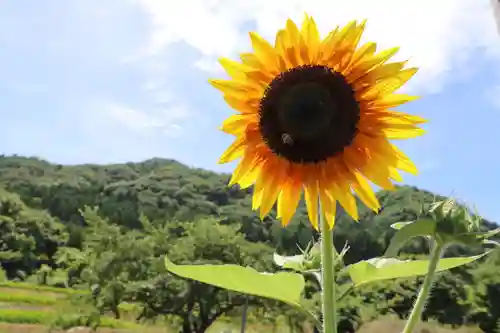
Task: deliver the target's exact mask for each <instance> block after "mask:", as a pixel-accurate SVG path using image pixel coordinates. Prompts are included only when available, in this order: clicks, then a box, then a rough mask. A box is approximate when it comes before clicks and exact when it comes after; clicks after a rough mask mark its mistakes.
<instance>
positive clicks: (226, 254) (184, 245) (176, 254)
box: [0, 157, 500, 333]
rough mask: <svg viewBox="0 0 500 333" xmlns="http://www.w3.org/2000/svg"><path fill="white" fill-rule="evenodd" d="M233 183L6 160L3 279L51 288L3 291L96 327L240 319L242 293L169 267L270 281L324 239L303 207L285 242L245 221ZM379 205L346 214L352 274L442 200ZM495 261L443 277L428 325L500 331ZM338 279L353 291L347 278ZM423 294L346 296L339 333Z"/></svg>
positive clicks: (414, 254)
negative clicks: (30, 295) (356, 217)
mask: <svg viewBox="0 0 500 333" xmlns="http://www.w3.org/2000/svg"><path fill="white" fill-rule="evenodd" d="M228 178H229V177H228V175H221V174H217V173H213V172H209V171H205V170H199V169H192V168H189V167H187V166H184V165H182V164H180V163H178V162H176V161H172V160H166V159H151V160H148V161H145V162H142V163H126V164H114V165H102V166H101V165H79V166H62V165H55V164H51V163H48V162H45V161H42V160H39V159H36V158H23V157H0V188H2V189H1V190H0V262H1V263H2V267H3V269H4V270H5V272H6V275H7V277H8V278H9V279H11V280H12V279H18V280H24V279H26V278H29V279H32V280H35V281H36V280H37V279H36V278H34V277H31V278H30V276H35V277H36V276H37V272H38V273H39V274H38V275H40V274H42V271H40V269H41V267H42V265H46V267H50V271H46V281H45V283H47V284H49V285H52V287H51V286H48V285H36V284H33V285H27V284H23V285H22V286H21V284H19V283H17V284H16V282H12V281H9V282H1V281H0V287H4V288H5V287H6V288H10V287H14V286H17V287H18V288H23V289H25V290H28V289H30V290H38V291H40V292H42V291H43V292H45V291H47V292H49V291H50V292H52V291H53V292H56V293H60V294H63V293H64V294H68V295H77V296H81V297H83V298H84V300H85V302H87V303H88V304H90V305H91V306H92V307H93V308H95V309H97V310H98V311H99V312H100V313H99V315H100V318H101V319H102V320H107V319H106V318H107V317H106V316H107V315H109V314H111V315H112V316H115V317H117V316H120V317H123V316H125V315H127V316H128V315H129V313H130V315H132V316H135V319H138V320H146V319H149V318H153V319H154V318H159V317H163V316H164V315H167V316H168V317H169V318H176V319H175V320H177V321H178V322H179V323H180V329H181V330H183V331H184V332H185V333H186V332H198V331H200V332H201V330H202V329H203V328H204V327H205V326H206V325H207V324H209V323H210V322H211V321H214V320H217V318H220V317H221V315H220V313H223V315H224V316H227V317H232V316H236V315H239V314H240V313H239V312H240V311H241V305H242V304H244V302H245V299H244V298H242V297H241V295H240V294H237V293H233V292H227V291H222V290H220V289H219V288H215V287H213V286H209V285H206V284H201V283H196V282H192V281H187V280H184V279H181V278H179V277H176V276H174V275H172V274H169V273H168V272H167V271H166V269H165V266H164V258H163V256H164V254H165V253H167V254H168V257H169V259H170V260H171V261H172V262H174V263H176V264H178V265H186V264H188V265H199V264H211V265H222V264H234V265H241V266H249V267H252V268H253V269H255V270H257V271H260V272H264V271H266V272H274V271H275V270H276V267H273V261H272V259H273V257H272V256H273V252H277V253H280V254H281V255H282V256H293V255H300V254H301V253H300V251H299V248H302V249H303V248H306V247H307V245H308V244H309V243H310V242H311V241H313V240H317V237H318V235H317V233H316V232H315V231H314V230H312V229H311V227H310V225H309V223H308V222H307V214H306V210H305V206H304V204H303V203H301V204H300V205H299V208H298V212H297V214H296V216H295V217H294V219H293V221H292V222H291V224H290V225H289V226H288V227H287V228H285V229H284V228H282V227H281V225H280V223H279V222H277V221H276V220H275V213H271V214H270V216H268V217H266V218H265V219H264V221H260V220H259V218H258V217H257V215H256V214H255V213H254V212H252V211H251V197H250V194H251V189H250V190H241V189H240V188H238V187H237V186H235V187H231V188H228V187H227V182H228ZM377 196H378V198H379V200H380V201H381V203H382V204H383V206H384V207H383V210H382V211H381V212H380V213H379V214H374V213H373V212H371V211H370V210H368V209H366V208H365V207H364V206H363V205H361V204H359V205H358V206H359V207H360V222H359V223H353V222H352V220H350V218H348V217H347V216H345V214H342V212H341V211H340V212H339V215H340V216H339V218H338V220H337V224H336V230H335V239H334V242H335V246H336V248H337V250H338V251H341V249H342V248H343V247H344V245H345V244H346V243H347V244H348V245H349V251H348V252H347V253H344V256H343V262H344V264H345V265H346V266H347V267H348V266H349V265H352V264H354V263H356V262H358V261H363V260H368V259H371V258H374V257H382V256H384V253H385V250H386V249H387V248H388V247H389V245H390V242H391V239H392V237H393V236H394V234H395V232H396V231H395V230H394V229H392V228H390V226H391V225H392V224H394V223H396V222H401V221H416V220H417V219H418V218H419V217H421V212H422V206H423V208H424V211H428V210H429V208H430V207H431V205H432V204H433V203H434V202H435V201H436V200H443V198H441V197H436V196H435V195H433V194H431V193H429V192H426V191H422V190H419V189H417V188H414V187H409V186H402V187H398V188H397V190H396V191H394V192H387V191H380V192H379V193H377ZM453 216H454V217H455V218H458V217H460V216H459V214H458V215H457V214H455V215H453ZM462 217H464V219H462V220H467V218H466V216H462ZM460 218H461V217H460ZM482 224H483V225H484V227H483V229H481V230H480V231H478V232H487V231H491V230H493V229H494V228H495V227H497V226H496V225H495V224H492V223H490V222H488V221H483V223H482ZM464 226H465V224H464ZM403 238H404V237H403ZM405 239H406V238H405ZM400 245H401V246H400ZM400 245H398V246H397V248H398V252H399V253H400V258H399V259H402V260H403V259H419V260H425V257H421V255H423V254H426V253H428V244H427V241H426V240H425V239H423V238H422V237H414V238H412V239H411V240H409V241H406V240H405V242H403V243H402V244H400ZM480 250H481V249H480V248H479V247H476V246H464V245H463V242H462V244H457V245H454V246H450V247H449V248H448V250H447V252H446V256H447V257H470V256H475V255H478V254H480V252H479V251H480ZM391 251H392V250H391ZM498 258H500V257H499V255H498V254H495V253H493V254H492V255H491V256H490V258H487V259H484V258H482V259H479V260H477V261H475V262H474V263H471V264H470V265H468V266H467V267H458V268H453V269H452V270H451V271H448V272H444V273H442V275H441V278H440V279H438V280H437V281H436V283H435V285H434V287H433V290H434V292H435V295H436V296H435V297H434V296H432V297H431V299H430V300H429V303H428V305H427V307H426V310H425V313H424V317H426V318H429V319H432V318H434V319H436V320H438V321H440V322H442V323H447V324H450V325H461V324H464V323H478V324H479V325H481V326H482V329H483V330H485V331H487V332H492V331H493V330H494V329H495V328H496V326H497V322H498V321H499V319H500V311H499V310H498V309H499V308H500V287H499V286H500V276H499V275H498V273H497V272H498V267H499V265H500V259H498ZM312 259H313V258H308V259H307V260H305V261H304V262H302V264H303V265H302V267H301V268H300V269H297V267H292V266H288V267H287V269H293V270H311V269H312V270H313V269H315V268H317V262H314V260H312ZM288 263H291V262H288ZM287 265H288V264H287ZM287 265H284V266H287ZM43 267H44V269H46V268H45V266H43ZM42 275H43V274H42ZM339 279H340V280H342V281H341V282H345V281H344V280H343V279H348V275H345V276H343V275H341V276H339ZM42 282H43V281H42ZM420 283H421V280H420V279H417V280H414V279H412V280H408V279H398V280H396V281H390V282H387V281H378V282H376V283H371V284H368V285H364V286H361V287H360V288H359V289H356V290H354V291H350V292H348V293H347V294H346V296H345V297H343V299H342V300H341V302H340V303H341V304H340V307H341V308H340V310H341V316H342V321H341V326H342V327H344V328H345V330H348V329H353V328H356V327H359V326H360V325H361V324H362V323H363V322H366V321H369V320H372V319H373V318H376V317H378V316H381V315H386V314H394V315H396V316H398V317H401V318H403V317H405V316H407V315H408V311H409V309H410V308H411V305H412V304H413V301H414V296H415V295H416V291H417V290H418V286H419V284H420ZM54 285H55V286H58V287H63V286H65V285H69V286H72V287H73V288H81V289H82V290H78V291H75V290H74V289H69V288H55V287H53V286H54ZM317 291H318V285H317V281H316V280H315V278H314V277H311V276H307V277H306V281H305V290H304V295H303V296H304V301H305V302H306V303H308V305H307V307H308V308H309V307H310V308H311V309H315V308H316V309H317V304H318V293H317ZM342 291H344V290H340V291H339V292H340V293H341V292H342ZM124 302H129V303H131V304H134V306H133V307H134V309H128V308H127V309H128V310H127V309H124V308H123V306H122V305H121V304H123V303H124ZM249 303H250V304H251V306H252V307H253V308H258V309H264V310H265V311H264V310H259V311H260V312H258V313H259V316H261V317H262V318H264V317H266V318H271V319H272V318H275V317H276V314H277V313H286V315H287V317H289V318H295V319H296V320H297V321H301V320H302V321H304V320H305V319H304V317H300V316H301V315H302V314H300V313H297V312H296V311H295V310H294V309H293V308H291V307H289V306H287V305H282V304H277V303H276V302H273V301H267V300H262V299H258V298H254V297H250V298H249ZM448 308H449V309H453V310H452V311H447V310H446V309H448ZM191 313H194V314H196V316H193V315H191ZM264 313H265V315H264ZM26 316H29V315H26ZM201 317H204V318H201ZM0 320H2V319H1V318H0ZM6 320H7V319H6ZM183 325H184V327H183Z"/></svg>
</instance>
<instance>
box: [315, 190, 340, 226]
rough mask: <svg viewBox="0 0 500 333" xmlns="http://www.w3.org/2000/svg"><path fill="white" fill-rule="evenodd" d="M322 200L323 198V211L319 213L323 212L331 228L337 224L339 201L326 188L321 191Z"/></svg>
mask: <svg viewBox="0 0 500 333" xmlns="http://www.w3.org/2000/svg"><path fill="white" fill-rule="evenodd" d="M320 200H321V212H319V213H320V214H323V217H324V219H325V220H326V223H327V224H328V229H330V230H331V229H333V227H334V226H335V215H336V208H337V202H336V201H335V199H333V198H332V197H331V196H330V194H329V193H328V192H327V191H326V190H322V191H320ZM316 230H317V227H316Z"/></svg>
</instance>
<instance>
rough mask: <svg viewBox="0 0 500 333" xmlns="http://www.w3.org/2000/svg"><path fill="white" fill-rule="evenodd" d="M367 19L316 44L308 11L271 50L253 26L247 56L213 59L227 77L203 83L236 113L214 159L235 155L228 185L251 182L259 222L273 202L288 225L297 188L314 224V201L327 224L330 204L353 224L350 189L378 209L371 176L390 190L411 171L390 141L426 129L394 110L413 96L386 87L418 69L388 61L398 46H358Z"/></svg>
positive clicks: (398, 84) (281, 34)
mask: <svg viewBox="0 0 500 333" xmlns="http://www.w3.org/2000/svg"><path fill="white" fill-rule="evenodd" d="M365 24H366V21H363V22H361V23H358V22H356V21H352V22H350V23H349V24H347V25H346V26H345V27H343V28H341V29H340V28H339V27H337V28H336V29H335V30H334V31H332V32H330V33H329V34H328V36H327V37H326V38H325V39H323V40H321V39H320V36H319V33H318V29H317V26H316V23H315V22H314V20H313V19H312V17H310V16H307V15H306V17H305V19H304V22H303V24H302V26H301V28H300V30H299V28H298V27H297V25H296V24H295V23H294V22H293V21H291V20H288V21H287V23H286V27H285V29H283V30H280V31H278V33H277V35H276V41H275V43H274V46H273V45H271V44H270V43H268V42H267V41H265V40H264V39H263V38H261V37H260V36H259V35H258V34H256V33H253V32H251V33H250V39H251V42H252V46H253V49H254V52H253V53H244V54H242V55H241V56H240V59H241V62H235V61H232V60H229V59H226V58H222V59H220V63H221V65H222V66H223V67H224V69H225V70H226V72H227V73H228V75H229V76H230V78H231V79H230V80H211V81H210V82H211V84H212V85H213V86H214V87H216V88H217V89H219V90H221V91H222V92H223V94H224V99H225V101H226V102H227V103H228V104H229V106H231V107H232V108H233V109H235V110H236V111H237V113H236V114H234V115H232V116H230V117H229V118H228V119H226V120H225V121H224V123H223V125H222V130H223V131H224V132H226V133H228V134H232V135H234V136H235V137H236V139H235V141H234V142H233V144H232V145H231V146H230V147H229V148H228V149H227V150H226V151H225V152H224V153H223V155H222V156H221V158H220V163H227V162H230V161H233V160H235V159H239V158H241V160H240V162H239V164H238V166H237V167H236V169H235V170H234V172H233V175H232V178H231V181H230V185H232V184H239V185H240V186H241V187H242V188H247V187H250V186H251V185H253V184H255V186H254V191H253V199H252V209H254V210H256V209H260V217H261V218H264V216H265V215H267V214H268V213H269V211H270V210H271V209H272V207H273V206H274V204H275V203H276V201H277V211H278V218H281V219H282V223H283V225H287V224H288V223H289V221H290V219H291V218H292V216H293V214H294V212H295V210H296V208H297V205H298V203H299V201H300V198H301V194H302V190H304V197H305V201H306V205H307V210H308V215H309V219H310V221H311V224H312V225H313V227H314V228H316V229H318V207H321V210H322V211H323V212H322V213H324V214H325V217H326V220H327V223H328V226H329V227H330V228H332V227H333V225H334V219H335V210H336V204H337V202H338V203H340V205H342V207H343V208H344V210H345V211H346V212H347V213H348V214H349V215H350V216H351V217H352V218H353V219H354V220H358V209H357V205H356V199H355V196H354V194H356V195H357V197H359V199H360V200H361V201H362V202H363V203H364V204H365V205H366V206H368V207H369V208H371V209H373V210H374V211H378V210H379V208H380V204H379V202H378V200H377V198H376V196H375V193H374V191H373V189H372V186H371V184H370V182H372V183H374V184H376V185H378V186H379V187H381V188H383V189H388V190H390V189H393V188H394V185H393V184H392V180H395V181H401V180H402V179H401V176H400V174H399V172H398V170H401V171H405V172H409V173H412V174H416V173H417V169H416V167H415V165H414V164H413V163H412V162H411V161H410V159H409V158H408V157H407V156H406V155H405V154H404V153H403V152H401V151H400V150H399V149H398V148H397V147H396V146H394V145H393V144H391V143H390V142H389V140H390V139H406V138H411V137H416V136H419V135H421V134H422V133H423V132H424V131H423V130H422V129H421V128H419V127H418V125H419V124H421V123H424V122H425V120H424V119H423V118H420V117H417V116H413V115H409V114H405V113H401V112H397V111H394V110H393V109H394V108H395V107H396V106H398V105H400V104H404V103H406V102H408V101H411V100H414V99H416V97H414V96H409V95H405V94H395V93H394V92H395V91H396V90H397V89H398V88H400V87H401V86H403V85H404V84H405V83H406V82H407V81H408V80H409V79H410V78H411V77H412V76H413V75H414V74H415V73H416V71H417V68H407V69H404V66H405V64H406V62H404V61H403V62H392V63H388V60H389V59H390V58H391V57H392V56H393V55H394V54H395V53H396V52H397V51H398V48H392V49H389V50H385V51H381V52H379V53H376V44H375V43H371V42H369V43H366V44H364V45H361V46H359V47H358V44H359V41H360V39H361V35H362V33H363V31H364V28H365ZM369 181H370V182H369ZM318 202H319V203H320V205H318Z"/></svg>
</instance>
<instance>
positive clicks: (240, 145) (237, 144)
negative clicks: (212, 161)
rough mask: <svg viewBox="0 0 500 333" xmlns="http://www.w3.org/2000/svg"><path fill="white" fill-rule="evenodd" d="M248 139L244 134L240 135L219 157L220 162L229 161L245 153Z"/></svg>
mask: <svg viewBox="0 0 500 333" xmlns="http://www.w3.org/2000/svg"><path fill="white" fill-rule="evenodd" d="M245 148H246V140H245V137H244V136H240V137H238V138H237V139H236V140H235V141H234V142H233V143H232V144H231V145H230V146H229V148H227V149H226V151H225V152H224V153H223V154H222V156H221V157H220V158H219V163H220V164H223V163H229V162H231V161H234V160H235V159H237V158H240V157H242V156H243V154H244V153H245Z"/></svg>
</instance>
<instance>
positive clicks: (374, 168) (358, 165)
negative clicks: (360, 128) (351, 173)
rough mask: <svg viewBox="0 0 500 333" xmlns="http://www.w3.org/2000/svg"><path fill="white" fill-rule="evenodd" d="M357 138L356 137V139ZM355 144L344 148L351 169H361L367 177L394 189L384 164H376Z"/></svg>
mask: <svg viewBox="0 0 500 333" xmlns="http://www.w3.org/2000/svg"><path fill="white" fill-rule="evenodd" d="M355 140H356V139H355ZM362 154H363V153H362V152H360V151H359V150H358V149H357V147H356V146H355V144H353V145H352V146H351V147H349V148H347V149H345V150H344V154H343V157H344V160H345V163H346V164H347V166H348V168H349V169H350V170H359V171H360V172H361V173H362V174H363V175H364V176H365V177H366V178H368V179H369V180H370V181H371V182H372V183H374V184H375V185H377V186H380V187H382V188H383V189H386V190H392V189H394V185H393V184H392V183H391V182H390V181H389V171H388V169H387V167H386V166H384V165H376V163H374V162H372V161H370V158H367V157H366V156H363V155H362Z"/></svg>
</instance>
